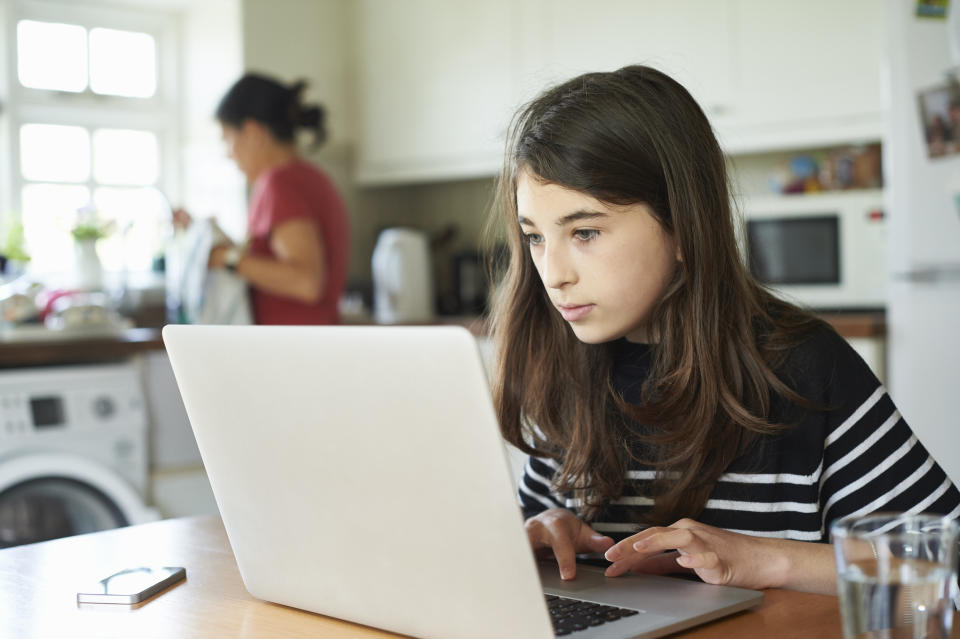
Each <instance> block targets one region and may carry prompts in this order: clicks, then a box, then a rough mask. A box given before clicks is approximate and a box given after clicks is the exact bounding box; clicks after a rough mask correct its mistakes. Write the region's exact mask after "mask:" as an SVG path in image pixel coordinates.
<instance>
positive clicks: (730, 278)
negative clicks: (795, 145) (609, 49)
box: [492, 66, 821, 524]
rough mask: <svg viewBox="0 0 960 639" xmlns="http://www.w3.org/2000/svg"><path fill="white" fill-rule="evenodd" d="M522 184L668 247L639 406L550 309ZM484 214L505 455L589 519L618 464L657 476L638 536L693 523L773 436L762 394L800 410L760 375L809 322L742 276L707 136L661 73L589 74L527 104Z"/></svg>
mask: <svg viewBox="0 0 960 639" xmlns="http://www.w3.org/2000/svg"><path fill="white" fill-rule="evenodd" d="M521 172H523V173H524V174H525V175H528V176H530V178H531V179H536V180H539V181H541V182H544V183H550V184H558V185H561V186H564V187H567V188H571V189H574V190H576V191H579V192H581V193H585V194H587V195H589V196H591V197H594V198H596V199H598V200H600V201H602V202H604V203H607V204H613V205H630V204H637V203H643V204H645V205H647V206H648V207H649V208H650V209H651V210H652V212H653V215H654V217H655V218H656V219H657V220H658V222H659V223H660V224H661V226H662V227H663V228H664V229H665V230H666V231H667V232H668V233H669V234H670V236H671V237H672V238H673V240H674V242H675V243H676V245H677V247H678V248H679V254H680V261H679V262H678V264H677V266H676V268H675V269H674V274H673V277H672V279H671V281H670V282H669V283H668V284H667V286H666V288H665V290H664V293H663V296H662V299H661V300H659V302H658V304H657V305H656V306H655V308H654V309H653V310H652V311H651V314H650V317H649V318H648V320H647V321H648V324H647V333H648V334H649V335H651V336H656V338H657V343H656V344H654V345H653V347H652V364H651V371H650V375H649V377H648V378H647V380H646V382H645V383H644V385H643V388H642V402H641V404H640V405H631V404H628V403H626V402H625V401H624V400H623V398H622V397H620V396H619V395H618V394H617V392H616V391H615V390H614V389H613V387H612V386H611V384H610V373H611V366H612V349H611V346H610V344H595V345H591V344H586V343H583V342H581V341H579V340H578V339H577V338H576V336H575V335H574V333H573V331H572V330H571V329H570V327H569V326H568V325H567V323H566V322H564V321H563V319H562V318H561V317H560V315H559V314H558V313H557V312H556V310H555V309H554V308H553V307H552V305H551V303H550V300H549V298H548V296H547V293H546V291H545V288H544V286H543V284H542V282H541V280H540V277H539V275H538V274H537V271H536V268H535V267H534V265H533V261H532V259H531V256H530V252H529V247H528V245H527V243H526V242H525V241H524V238H523V236H522V233H521V230H520V226H519V224H518V222H517V202H516V192H517V180H518V176H519V175H520V173H521ZM494 213H495V215H494V217H493V218H492V221H495V223H496V225H497V226H500V227H502V228H505V229H506V232H507V238H506V239H507V244H508V246H509V249H510V260H509V265H508V267H507V271H506V273H505V275H504V277H503V280H502V281H501V283H500V285H499V287H498V290H497V295H496V298H495V300H494V307H493V314H492V326H493V331H494V337H495V340H496V343H497V355H498V357H497V369H496V372H495V378H494V383H493V393H494V399H495V403H496V409H497V413H498V417H499V420H500V424H501V428H502V430H503V434H504V436H505V437H506V439H507V440H508V441H510V442H511V443H513V444H514V445H516V446H517V447H519V448H520V449H522V450H524V451H526V452H528V453H530V454H534V455H539V456H550V457H553V458H555V459H557V460H558V461H559V462H561V464H562V465H561V468H560V472H558V473H557V474H556V478H555V488H556V489H557V490H558V491H560V492H561V493H566V492H572V493H573V494H574V495H575V496H576V497H578V498H580V499H581V500H582V503H583V504H584V511H583V512H584V514H585V516H586V517H587V518H588V519H589V518H590V517H593V516H596V515H597V514H599V512H600V511H601V509H602V508H603V507H604V506H605V505H606V504H607V503H609V502H610V501H612V500H614V499H616V498H618V497H620V496H621V495H622V492H623V488H624V483H625V481H626V477H627V470H628V469H629V466H630V463H631V461H639V462H641V463H645V464H650V465H652V466H653V467H654V468H656V469H657V471H658V472H657V477H658V479H657V481H656V482H655V484H654V486H653V491H654V494H653V495H651V496H652V497H654V498H655V503H654V507H653V509H652V510H651V511H649V512H648V513H647V514H646V515H645V518H646V520H647V521H648V522H649V523H654V524H669V523H672V522H673V521H676V520H677V519H680V518H682V517H696V516H698V515H699V514H700V512H701V511H702V510H703V508H704V507H705V505H706V501H707V498H708V496H709V494H710V492H711V490H712V488H713V485H714V484H715V482H716V481H717V479H718V478H719V476H720V475H721V474H722V473H723V472H725V470H726V468H727V467H728V466H729V465H730V463H731V462H732V461H733V460H734V459H736V458H737V457H739V456H740V455H742V454H743V453H745V452H746V451H747V450H748V449H749V448H751V447H752V446H754V445H756V444H758V443H759V442H758V440H759V439H760V436H761V435H763V434H767V433H773V432H778V431H780V430H782V429H783V428H785V427H786V426H787V425H785V424H772V423H770V422H769V419H768V416H769V414H770V405H771V402H772V401H773V400H774V398H775V397H776V396H780V397H782V398H785V399H786V400H787V401H789V402H792V403H794V404H797V405H801V406H806V407H810V408H815V407H813V406H811V405H810V403H809V402H807V401H806V400H805V399H804V398H803V397H801V396H800V395H799V394H797V393H796V392H795V391H794V390H792V389H791V388H790V387H789V386H788V385H787V384H786V383H784V381H782V380H781V379H779V378H778V377H777V375H776V374H775V372H774V371H776V370H777V369H779V368H780V367H781V366H782V364H783V363H784V361H785V358H786V356H787V354H788V353H789V352H790V351H791V350H792V348H793V347H795V346H796V345H797V344H798V343H800V342H801V341H803V339H804V338H805V336H806V334H807V333H808V332H809V331H810V330H811V329H813V328H814V327H816V326H820V325H821V324H820V322H819V320H816V319H815V318H813V317H812V316H811V315H809V314H807V313H806V312H804V311H802V310H800V309H798V308H796V307H794V306H792V305H790V304H787V303H785V302H782V301H780V300H779V299H777V298H776V297H774V296H773V295H772V294H770V293H769V292H768V291H767V290H765V289H764V288H763V287H761V286H760V285H759V284H757V283H756V282H755V280H754V279H753V278H752V277H751V275H750V273H749V272H748V270H747V269H746V267H745V265H744V263H743V261H742V259H741V257H740V254H739V251H738V248H737V241H736V234H735V229H734V218H733V215H732V207H731V203H730V195H729V188H728V176H727V171H726V165H725V163H724V158H723V155H722V153H721V151H720V147H719V145H718V144H717V140H716V138H715V136H714V134H713V130H712V129H711V127H710V123H709V122H708V120H707V118H706V116H705V115H704V114H703V111H701V109H700V107H699V106H698V105H697V104H696V102H695V101H694V100H693V98H692V97H691V96H690V94H689V93H688V92H687V91H686V90H685V89H684V88H683V87H682V86H681V85H680V84H678V83H677V82H675V81H674V80H672V79H671V78H669V77H667V76H666V75H664V74H663V73H660V72H659V71H656V70H654V69H651V68H648V67H643V66H630V67H625V68H622V69H620V70H618V71H614V72H611V73H588V74H586V75H582V76H580V77H577V78H574V79H572V80H570V81H568V82H565V83H563V84H561V85H559V86H557V87H554V88H552V89H550V90H548V91H546V92H545V93H543V94H541V95H540V96H539V97H538V98H536V99H535V100H534V101H533V102H531V103H529V104H528V105H526V106H525V107H524V108H523V109H522V110H521V111H520V112H519V113H518V114H517V116H516V117H515V118H514V122H513V124H512V125H511V131H510V136H509V140H508V143H507V152H506V158H505V162H504V169H503V173H502V175H501V177H500V181H499V185H498V192H497V204H496V206H495V212H494ZM629 214H630V213H624V215H629ZM631 420H632V421H631ZM638 424H642V426H641V427H639V428H638V427H637V425H638ZM637 451H642V452H639V453H638V452H637Z"/></svg>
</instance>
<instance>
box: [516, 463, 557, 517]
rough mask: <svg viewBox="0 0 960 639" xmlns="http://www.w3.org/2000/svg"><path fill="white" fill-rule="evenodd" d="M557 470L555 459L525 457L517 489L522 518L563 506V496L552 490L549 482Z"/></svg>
mask: <svg viewBox="0 0 960 639" xmlns="http://www.w3.org/2000/svg"><path fill="white" fill-rule="evenodd" d="M557 470H559V464H558V463H557V462H556V460H553V459H549V458H546V457H534V456H532V455H531V456H530V457H528V458H527V463H526V465H524V467H523V476H522V477H521V478H520V485H519V487H518V490H517V497H518V499H519V501H520V508H521V509H522V510H523V518H524V519H529V518H530V517H533V516H534V515H537V514H539V513H541V512H543V511H544V510H548V509H550V508H563V507H564V500H563V498H562V497H561V496H560V495H558V494H557V493H556V492H554V490H553V487H552V486H551V482H552V481H553V476H554V474H555V473H556V472H557Z"/></svg>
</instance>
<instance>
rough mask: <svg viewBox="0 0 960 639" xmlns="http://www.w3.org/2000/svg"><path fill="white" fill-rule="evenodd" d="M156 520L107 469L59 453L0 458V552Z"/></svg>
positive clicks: (126, 486) (118, 477)
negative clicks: (7, 548) (5, 549)
mask: <svg viewBox="0 0 960 639" xmlns="http://www.w3.org/2000/svg"><path fill="white" fill-rule="evenodd" d="M152 519H157V515H156V512H155V511H153V510H152V509H149V508H147V507H146V506H145V505H144V504H143V501H142V500H141V499H140V497H139V496H138V495H137V494H136V492H134V490H133V489H132V488H130V486H129V485H128V484H127V483H126V481H124V480H123V479H122V478H121V477H120V476H118V475H117V474H116V473H114V472H113V471H112V470H110V469H109V468H107V467H105V466H102V465H100V464H97V463H94V462H92V461H90V460H87V459H84V458H82V457H76V456H73V455H63V454H54V453H50V454H32V455H21V456H17V457H14V458H11V459H4V460H0V548H6V547H9V546H17V545H20V544H29V543H33V542H37V541H45V540H47V539H55V538H58V537H67V536H70V535H79V534H81V533H88V532H96V531H99V530H107V529H110V528H118V527H120V526H127V525H130V524H134V523H141V522H144V521H150V520H152Z"/></svg>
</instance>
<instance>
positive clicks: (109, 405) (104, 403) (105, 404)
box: [93, 395, 117, 419]
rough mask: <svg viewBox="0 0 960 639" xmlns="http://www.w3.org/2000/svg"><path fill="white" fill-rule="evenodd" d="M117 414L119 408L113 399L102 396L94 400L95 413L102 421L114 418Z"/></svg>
mask: <svg viewBox="0 0 960 639" xmlns="http://www.w3.org/2000/svg"><path fill="white" fill-rule="evenodd" d="M115 412H117V406H116V404H115V403H114V401H113V399H111V398H110V397H107V396H106V395H101V396H100V397H97V398H96V399H95V400H93V413H94V414H95V415H96V416H97V417H100V418H101V419H107V418H109V417H112V416H113V414H114V413H115Z"/></svg>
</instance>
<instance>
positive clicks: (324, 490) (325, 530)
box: [163, 326, 553, 639]
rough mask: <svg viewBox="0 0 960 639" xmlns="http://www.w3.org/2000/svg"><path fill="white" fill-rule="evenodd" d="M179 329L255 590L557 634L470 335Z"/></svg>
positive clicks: (491, 633) (361, 609) (187, 391)
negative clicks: (527, 537) (530, 548)
mask: <svg viewBox="0 0 960 639" xmlns="http://www.w3.org/2000/svg"><path fill="white" fill-rule="evenodd" d="M163 338H164V342H165V343H166V347H167V351H168V353H169V355H170V361H171V364H172V365H173V370H174V373H175V376H176V379H177V383H178V385H179V387H180V392H181V394H182V396H183V401H184V404H185V406H186V409H187V414H188V416H189V418H190V422H191V424H192V426H193V429H194V434H195V435H196V438H197V444H198V446H199V448H200V453H201V455H202V457H203V462H204V465H205V466H206V469H207V473H208V475H209V477H210V482H211V485H212V487H213V492H214V495H215V497H216V500H217V504H218V506H219V508H220V513H221V515H222V517H223V521H224V526H225V528H226V531H227V535H228V536H229V538H230V543H231V545H232V547H233V550H234V554H235V555H236V559H237V564H238V566H239V568H240V573H241V576H242V577H243V581H244V584H245V585H246V587H247V589H248V590H249V591H250V593H251V594H252V595H254V596H256V597H259V598H261V599H265V600H268V601H274V602H277V603H281V604H285V605H288V606H294V607H297V608H303V609H305V610H311V611H314V612H318V613H321V614H324V615H329V616H332V617H337V618H341V619H347V620H350V621H354V622H357V623H361V624H366V625H370V626H376V627H379V628H385V629H388V630H392V631H395V632H399V633H403V634H409V635H415V636H418V637H437V638H441V637H442V638H444V639H460V638H463V639H467V638H481V637H483V638H488V637H525V638H526V637H529V638H532V639H540V638H543V639H547V638H549V637H553V631H552V628H551V624H550V620H549V617H548V613H547V611H546V607H545V605H544V601H543V596H542V594H541V590H540V583H539V580H538V578H537V569H536V566H535V563H534V558H533V556H532V554H531V552H530V550H529V545H528V543H527V539H526V535H525V533H524V530H523V526H522V520H521V515H520V512H519V509H518V507H517V505H516V500H515V497H514V486H513V485H512V483H511V480H510V473H509V470H508V467H507V460H506V456H505V452H504V449H503V445H502V441H501V439H500V436H499V432H498V427H497V422H496V418H495V416H494V413H493V408H492V405H491V402H490V397H489V391H488V389H487V382H486V378H485V376H484V372H483V368H482V365H481V362H480V358H479V354H478V352H477V346H476V342H475V340H474V338H473V337H472V336H471V335H470V333H469V332H467V331H466V330H464V329H462V328H456V327H423V328H420V327H416V328H412V327H391V328H372V327H268V326H217V327H212V326H167V327H166V328H164V330H163Z"/></svg>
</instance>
